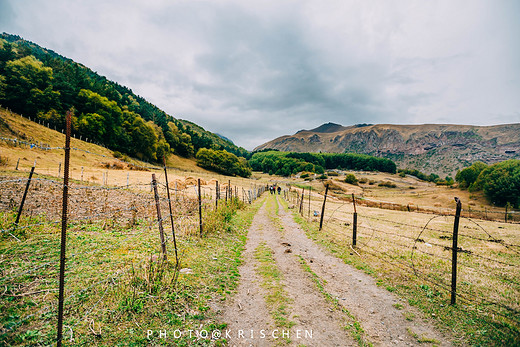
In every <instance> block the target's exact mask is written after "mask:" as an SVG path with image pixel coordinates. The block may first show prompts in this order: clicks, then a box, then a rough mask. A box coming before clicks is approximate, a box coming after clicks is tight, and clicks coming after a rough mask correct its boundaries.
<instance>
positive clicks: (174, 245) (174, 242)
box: [127, 157, 179, 266]
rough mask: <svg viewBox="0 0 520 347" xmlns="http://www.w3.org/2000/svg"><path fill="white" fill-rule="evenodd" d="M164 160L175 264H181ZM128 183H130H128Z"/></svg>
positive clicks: (164, 159)
mask: <svg viewBox="0 0 520 347" xmlns="http://www.w3.org/2000/svg"><path fill="white" fill-rule="evenodd" d="M163 161H164V178H165V179H166V191H167V192H168V206H169V207H170V222H171V223H172V236H173V248H174V249H175V265H176V266H178V265H179V257H178V256H177V240H176V239H175V227H174V225H173V212H172V200H171V198H170V186H169V184H168V171H167V170H166V158H165V157H163ZM127 185H128V183H127Z"/></svg>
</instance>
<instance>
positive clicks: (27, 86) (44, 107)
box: [0, 56, 59, 116]
mask: <svg viewBox="0 0 520 347" xmlns="http://www.w3.org/2000/svg"><path fill="white" fill-rule="evenodd" d="M52 78H53V77H52V69H51V68H50V67H45V66H43V63H42V62H41V61H39V60H37V59H36V58H35V57H33V56H26V57H23V58H20V59H16V60H11V61H8V62H6V63H5V67H4V78H3V79H0V90H2V94H3V102H4V103H5V105H6V106H8V107H10V108H12V109H13V110H16V111H17V112H20V113H23V114H25V115H32V116H36V114H37V112H38V111H40V112H42V111H43V112H46V111H48V110H50V109H51V108H53V107H55V106H56V104H57V99H58V97H59V93H58V92H55V91H53V89H52V83H51V82H52Z"/></svg>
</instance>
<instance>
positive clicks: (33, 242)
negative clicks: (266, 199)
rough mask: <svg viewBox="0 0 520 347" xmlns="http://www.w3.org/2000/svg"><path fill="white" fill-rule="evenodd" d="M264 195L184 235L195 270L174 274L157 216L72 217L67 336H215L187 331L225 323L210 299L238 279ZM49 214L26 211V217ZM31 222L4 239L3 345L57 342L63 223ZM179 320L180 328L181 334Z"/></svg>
mask: <svg viewBox="0 0 520 347" xmlns="http://www.w3.org/2000/svg"><path fill="white" fill-rule="evenodd" d="M262 200H263V199H259V200H257V201H256V202H254V203H253V205H252V206H251V207H247V208H245V209H241V210H238V211H237V212H236V213H235V212H232V213H230V212H229V211H228V210H224V209H223V210H222V211H221V212H219V213H216V214H215V215H212V217H211V218H218V219H219V221H215V223H216V226H215V230H213V231H212V232H209V233H207V234H205V236H204V237H203V238H198V237H196V238H194V237H189V236H178V239H177V241H178V248H179V250H180V254H181V265H182V267H183V268H189V269H191V273H189V274H180V275H177V273H176V271H175V264H174V263H175V260H174V256H173V251H172V249H171V247H172V245H171V244H167V247H168V252H169V254H168V255H169V258H168V261H166V262H163V261H162V260H161V257H160V254H159V251H160V247H159V241H158V240H159V237H158V231H157V225H156V223H153V222H149V221H145V220H140V221H139V223H138V224H137V225H134V226H132V227H128V226H127V225H119V224H118V223H117V221H106V223H105V221H94V222H91V223H86V222H84V223H71V224H70V225H69V230H68V234H67V268H66V277H65V297H66V298H67V299H66V301H65V314H64V330H63V333H64V345H81V344H83V345H105V346H109V345H113V346H141V345H146V344H154V345H172V344H174V345H176V346H192V345H201V346H203V345H215V341H213V342H211V340H210V339H199V340H197V339H196V337H195V335H194V333H193V334H192V335H193V336H192V337H191V338H190V336H189V334H188V330H189V329H192V330H197V331H200V330H201V329H206V330H207V331H209V332H211V331H213V330H215V329H224V328H225V324H222V323H221V322H219V319H218V317H217V316H216V313H215V312H214V311H212V310H210V309H209V307H210V302H212V301H224V300H226V298H227V297H228V296H229V295H230V294H231V293H233V291H234V290H235V289H236V286H237V284H238V280H239V274H238V267H239V265H240V264H241V262H242V260H241V255H242V251H243V249H244V245H245V242H246V235H247V228H248V227H249V225H250V224H251V221H252V219H253V216H254V215H255V214H256V212H257V211H258V209H259V208H260V206H261V203H262ZM208 216H209V215H208ZM207 218H209V217H207ZM13 219H14V213H12V212H4V213H0V229H5V228H8V227H10V226H11V224H12V221H13ZM44 219H45V217H33V218H32V219H28V218H24V219H22V222H21V223H20V226H23V225H27V224H29V223H30V224H32V223H34V222H38V221H44ZM24 230H25V233H24V234H23V235H22V234H19V235H18V236H19V239H20V241H17V240H15V239H14V238H13V237H10V236H8V235H7V236H5V235H2V238H1V239H0V257H1V260H2V261H1V262H0V273H1V275H2V276H1V277H2V279H1V280H0V284H1V287H2V288H3V289H2V292H3V295H2V296H0V310H2V315H1V317H0V324H1V327H2V329H1V332H0V346H3V345H9V346H16V345H39V344H41V345H48V344H54V343H55V338H56V324H57V323H56V322H57V318H56V317H57V316H56V314H57V310H56V305H57V295H58V293H57V287H58V285H57V278H58V276H57V274H58V271H59V269H58V264H59V261H58V259H59V244H60V241H59V237H60V230H59V226H58V225H56V224H48V223H47V224H43V225H42V226H38V227H36V228H28V229H24ZM32 269H35V271H30V270H32ZM176 276H178V277H177V278H176ZM177 329H178V330H179V331H182V332H183V334H182V337H181V338H178V339H177V338H174V336H173V332H174V331H176V330H177ZM149 330H151V331H152V334H151V336H149V338H148V331H149ZM161 330H162V331H167V332H168V334H167V337H166V338H165V337H162V336H159V333H160V331H161ZM71 338H72V342H71ZM221 343H224V340H218V341H216V344H217V345H219V344H221Z"/></svg>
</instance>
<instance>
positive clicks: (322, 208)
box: [320, 184, 329, 231]
mask: <svg viewBox="0 0 520 347" xmlns="http://www.w3.org/2000/svg"><path fill="white" fill-rule="evenodd" d="M328 192H329V185H328V184H327V185H326V186H325V196H324V197H323V206H322V207H321V216H320V231H321V228H322V227H323V215H324V214H325V202H327V193H328Z"/></svg>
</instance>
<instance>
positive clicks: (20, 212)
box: [14, 165, 36, 226]
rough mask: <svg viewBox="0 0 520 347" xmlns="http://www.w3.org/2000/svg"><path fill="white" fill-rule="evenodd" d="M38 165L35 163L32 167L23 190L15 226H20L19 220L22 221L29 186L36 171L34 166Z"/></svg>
mask: <svg viewBox="0 0 520 347" xmlns="http://www.w3.org/2000/svg"><path fill="white" fill-rule="evenodd" d="M35 166H36V165H33V167H32V168H31V172H30V173H29V179H28V180H27V184H26V185H25V191H24V192H23V196H22V202H21V203H20V208H19V209H18V215H17V216H16V221H15V222H14V225H15V226H18V222H20V216H21V215H22V211H23V205H24V204H25V199H26V198H27V192H28V191H29V186H30V185H31V179H32V176H33V173H34V167H35Z"/></svg>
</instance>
